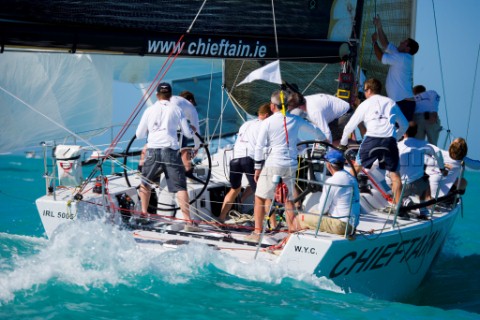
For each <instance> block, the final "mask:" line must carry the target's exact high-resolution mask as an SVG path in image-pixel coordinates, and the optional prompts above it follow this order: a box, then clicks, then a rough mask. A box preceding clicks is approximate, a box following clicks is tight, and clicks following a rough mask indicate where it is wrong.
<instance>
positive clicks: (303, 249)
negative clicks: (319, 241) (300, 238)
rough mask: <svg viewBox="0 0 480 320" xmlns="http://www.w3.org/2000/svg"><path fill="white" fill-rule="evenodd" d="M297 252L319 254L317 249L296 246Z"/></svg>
mask: <svg viewBox="0 0 480 320" xmlns="http://www.w3.org/2000/svg"><path fill="white" fill-rule="evenodd" d="M295 252H299V253H308V254H317V252H316V251H315V248H310V247H304V246H295Z"/></svg>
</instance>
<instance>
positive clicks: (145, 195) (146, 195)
mask: <svg viewBox="0 0 480 320" xmlns="http://www.w3.org/2000/svg"><path fill="white" fill-rule="evenodd" d="M150 195H151V190H150V188H148V187H147V186H144V185H143V184H142V185H141V186H140V201H141V202H142V215H146V214H147V213H148V204H149V202H150Z"/></svg>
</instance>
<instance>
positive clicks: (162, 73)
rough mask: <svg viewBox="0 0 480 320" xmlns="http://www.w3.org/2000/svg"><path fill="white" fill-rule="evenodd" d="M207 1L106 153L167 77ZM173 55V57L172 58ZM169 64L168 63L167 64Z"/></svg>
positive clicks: (115, 143) (107, 152)
mask: <svg viewBox="0 0 480 320" xmlns="http://www.w3.org/2000/svg"><path fill="white" fill-rule="evenodd" d="M206 2H207V0H204V1H203V3H202V5H201V7H200V9H199V10H198V12H197V14H196V15H195V18H194V19H193V21H192V23H191V24H190V26H189V27H188V29H187V31H186V32H185V33H184V34H182V35H181V36H180V38H179V39H178V41H177V42H176V44H175V46H173V48H172V50H171V52H170V54H169V55H168V57H167V59H166V60H165V62H164V63H163V65H162V67H161V68H160V70H159V71H158V72H157V74H156V76H155V78H154V79H153V81H152V82H151V84H150V86H149V88H148V89H147V94H145V95H144V96H142V98H140V101H139V102H138V104H137V106H136V107H135V109H134V111H133V112H132V113H131V114H130V117H129V118H128V119H127V121H126V122H125V125H124V126H123V128H122V129H121V130H120V132H119V133H118V134H117V136H116V137H115V139H114V140H113V141H112V144H111V145H110V147H109V148H108V149H107V151H106V153H105V154H106V155H107V156H108V155H109V153H111V152H112V151H113V148H115V146H116V145H117V143H118V140H119V139H121V138H122V137H123V135H124V134H125V133H126V131H127V129H128V128H129V127H130V126H131V124H132V123H133V121H134V120H135V118H136V117H137V116H138V115H139V114H140V111H141V110H142V109H143V106H144V105H145V103H146V101H147V100H148V99H150V96H151V95H152V94H153V92H154V90H155V88H156V86H157V85H158V84H159V83H160V82H161V81H162V79H163V78H164V77H165V75H166V74H167V72H168V71H169V70H170V68H171V67H172V65H173V63H174V62H175V60H176V59H177V57H178V55H179V54H180V52H181V51H182V48H183V45H180V43H181V41H182V40H183V38H184V37H185V34H188V33H190V31H191V29H192V28H193V25H194V24H195V22H196V21H197V18H198V16H199V15H200V13H201V11H202V9H203V7H204V6H205V3H206ZM174 53H175V55H174ZM172 55H174V56H173V58H172ZM167 64H168V65H167Z"/></svg>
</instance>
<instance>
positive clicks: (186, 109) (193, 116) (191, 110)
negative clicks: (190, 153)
mask: <svg viewBox="0 0 480 320" xmlns="http://www.w3.org/2000/svg"><path fill="white" fill-rule="evenodd" d="M170 102H171V103H174V104H176V105H177V106H179V107H180V108H181V109H182V111H183V113H184V114H185V118H187V121H188V123H189V124H190V125H192V126H194V127H195V129H196V130H197V133H198V134H199V135H200V134H201V132H200V121H199V120H198V112H197V108H195V106H194V105H193V104H192V103H191V102H190V101H188V100H187V99H185V98H184V97H181V96H172V97H171V98H170ZM193 141H194V143H195V146H194V148H195V149H198V148H200V144H201V141H200V139H199V138H198V137H197V136H196V135H195V134H194V135H193Z"/></svg>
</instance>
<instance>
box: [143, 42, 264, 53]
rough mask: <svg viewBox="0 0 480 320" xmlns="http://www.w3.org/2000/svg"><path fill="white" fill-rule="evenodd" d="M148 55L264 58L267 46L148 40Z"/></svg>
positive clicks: (259, 44)
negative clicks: (171, 54)
mask: <svg viewBox="0 0 480 320" xmlns="http://www.w3.org/2000/svg"><path fill="white" fill-rule="evenodd" d="M148 53H153V54H170V53H173V54H176V53H183V54H186V55H190V56H208V57H232V58H242V57H243V58H264V57H265V56H266V55H267V46H266V45H263V44H261V42H260V41H256V42H255V44H247V43H244V42H243V41H242V40H228V39H218V40H217V39H215V40H212V39H210V38H198V39H195V40H194V41H191V42H176V41H171V40H170V41H168V40H167V41H163V40H148Z"/></svg>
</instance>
